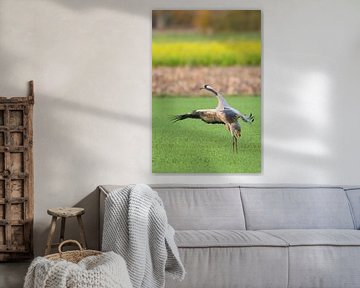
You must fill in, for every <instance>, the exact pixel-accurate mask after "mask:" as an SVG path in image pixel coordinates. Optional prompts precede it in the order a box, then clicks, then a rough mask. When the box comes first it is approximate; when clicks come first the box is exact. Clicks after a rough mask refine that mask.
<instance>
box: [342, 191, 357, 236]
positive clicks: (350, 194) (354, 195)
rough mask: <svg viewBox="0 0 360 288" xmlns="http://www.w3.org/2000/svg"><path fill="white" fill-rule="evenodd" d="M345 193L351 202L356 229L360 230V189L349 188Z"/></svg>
mask: <svg viewBox="0 0 360 288" xmlns="http://www.w3.org/2000/svg"><path fill="white" fill-rule="evenodd" d="M345 192H346V194H347V196H348V198H349V201H350V205H351V209H352V212H353V216H354V222H355V226H356V229H360V188H359V187H357V188H348V189H345Z"/></svg>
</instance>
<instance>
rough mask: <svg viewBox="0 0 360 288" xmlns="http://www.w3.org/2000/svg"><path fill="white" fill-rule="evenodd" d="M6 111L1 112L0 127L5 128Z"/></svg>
mask: <svg viewBox="0 0 360 288" xmlns="http://www.w3.org/2000/svg"><path fill="white" fill-rule="evenodd" d="M4 115H5V114H4V110H0V126H3V125H4V123H5V121H4Z"/></svg>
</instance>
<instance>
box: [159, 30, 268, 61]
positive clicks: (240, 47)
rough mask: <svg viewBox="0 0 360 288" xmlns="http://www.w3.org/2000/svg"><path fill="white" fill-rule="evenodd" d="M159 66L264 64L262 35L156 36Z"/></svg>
mask: <svg viewBox="0 0 360 288" xmlns="http://www.w3.org/2000/svg"><path fill="white" fill-rule="evenodd" d="M152 64H153V66H154V67H156V66H232V65H248V66H258V65H260V64H261V38H260V34H254V33H252V34H216V35H212V36H208V35H201V34H157V33H154V35H153V42H152Z"/></svg>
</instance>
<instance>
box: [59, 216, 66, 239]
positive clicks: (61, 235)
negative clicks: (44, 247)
mask: <svg viewBox="0 0 360 288" xmlns="http://www.w3.org/2000/svg"><path fill="white" fill-rule="evenodd" d="M65 223H66V218H65V217H61V230H60V243H61V242H63V241H64V235H65Z"/></svg>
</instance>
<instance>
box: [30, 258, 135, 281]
mask: <svg viewBox="0 0 360 288" xmlns="http://www.w3.org/2000/svg"><path fill="white" fill-rule="evenodd" d="M54 287H56V288H75V287H76V288H88V287H98V288H132V285H131V282H130V278H129V274H128V272H127V269H126V264H125V261H124V259H123V258H122V257H121V256H120V255H117V254H115V253H113V252H109V253H103V254H102V255H97V256H89V257H86V258H84V259H82V260H81V261H80V262H79V263H77V264H75V263H71V262H68V261H65V260H60V261H54V260H49V259H46V258H44V257H37V258H35V259H34V261H33V262H32V263H31V265H30V267H29V269H28V272H27V274H26V277H25V283H24V288H54Z"/></svg>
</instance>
